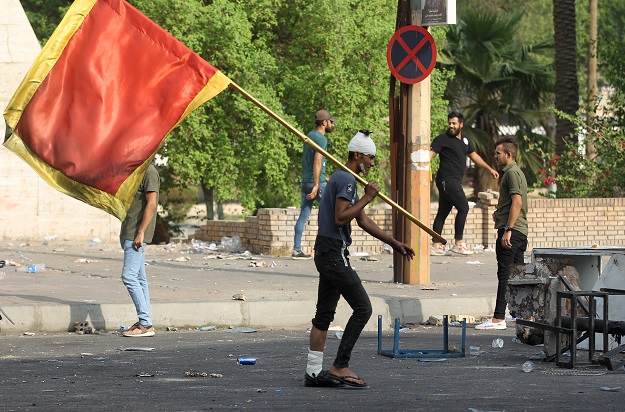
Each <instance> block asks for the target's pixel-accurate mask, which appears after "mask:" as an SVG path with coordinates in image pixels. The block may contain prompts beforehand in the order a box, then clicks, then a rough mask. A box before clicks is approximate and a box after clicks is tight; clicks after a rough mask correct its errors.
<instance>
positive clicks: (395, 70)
mask: <svg viewBox="0 0 625 412" xmlns="http://www.w3.org/2000/svg"><path fill="white" fill-rule="evenodd" d="M386 60H387V61H388V67H389V69H391V73H392V74H393V76H395V78H396V79H397V80H399V81H400V82H402V83H406V84H414V83H418V82H420V81H421V80H423V79H425V78H426V77H427V76H428V75H429V74H430V72H431V71H432V69H433V68H434V64H435V63H436V44H435V43H434V39H433V38H432V35H431V34H430V33H429V32H428V31H427V30H426V29H424V28H423V27H419V26H404V27H402V28H401V29H399V30H397V31H396V32H395V34H394V35H393V37H392V38H391V41H390V42H389V43H388V49H387V50H386Z"/></svg>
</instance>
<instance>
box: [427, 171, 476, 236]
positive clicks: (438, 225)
mask: <svg viewBox="0 0 625 412" xmlns="http://www.w3.org/2000/svg"><path fill="white" fill-rule="evenodd" d="M436 187H437V188H438V211H437V212H436V217H435V218H434V227H433V229H434V231H435V232H436V233H442V232H443V226H444V225H445V219H447V216H449V213H450V212H451V208H452V207H455V208H456V210H457V211H458V214H457V215H456V221H455V222H454V232H455V233H454V239H456V240H461V239H464V237H463V236H464V225H465V223H466V222H467V215H468V214H469V202H468V201H467V197H466V195H465V194H464V190H463V189H462V183H461V182H460V181H459V180H436ZM432 240H433V241H436V239H432Z"/></svg>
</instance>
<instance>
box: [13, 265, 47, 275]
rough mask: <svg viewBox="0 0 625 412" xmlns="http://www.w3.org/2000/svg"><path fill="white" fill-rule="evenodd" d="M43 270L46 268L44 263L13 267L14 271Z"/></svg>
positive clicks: (33, 271)
mask: <svg viewBox="0 0 625 412" xmlns="http://www.w3.org/2000/svg"><path fill="white" fill-rule="evenodd" d="M44 270H46V265H45V263H38V264H36V265H27V266H20V267H18V268H15V271H16V272H26V273H37V272H43V271H44Z"/></svg>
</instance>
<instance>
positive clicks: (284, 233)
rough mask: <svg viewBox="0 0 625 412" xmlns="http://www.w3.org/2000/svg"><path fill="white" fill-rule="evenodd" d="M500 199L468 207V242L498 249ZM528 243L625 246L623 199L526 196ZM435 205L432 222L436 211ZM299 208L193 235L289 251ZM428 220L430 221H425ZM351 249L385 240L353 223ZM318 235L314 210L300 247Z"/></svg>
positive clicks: (449, 227) (376, 246) (449, 226)
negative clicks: (495, 214)
mask: <svg viewBox="0 0 625 412" xmlns="http://www.w3.org/2000/svg"><path fill="white" fill-rule="evenodd" d="M496 202H497V201H496V199H483V201H481V202H479V203H478V204H477V206H476V207H474V208H472V209H470V211H469V216H468V218H467V224H466V226H465V234H464V241H465V243H467V244H468V245H469V247H474V246H476V245H483V246H484V247H487V248H494V247H495V241H496V238H497V233H496V231H495V229H494V228H493V221H492V218H491V216H492V213H493V212H494V210H495V205H496ZM528 207H529V212H528V220H529V247H530V248H534V247H567V246H588V245H590V244H592V243H595V244H597V245H600V246H625V198H611V199H530V200H529V201H528ZM436 208H437V205H436V204H432V208H431V211H430V222H432V221H434V216H435V215H436ZM367 215H369V216H370V217H372V218H373V219H374V220H375V221H376V223H378V225H380V226H381V227H382V228H383V229H384V230H386V231H387V232H389V233H391V232H392V227H391V222H392V211H391V210H390V209H382V210H368V211H367ZM298 216H299V209H260V210H259V211H258V216H257V217H250V218H247V219H246V220H245V221H209V222H207V223H206V224H204V225H203V226H202V227H201V228H200V229H199V230H197V231H196V232H195V235H194V236H192V237H193V238H194V239H197V240H203V241H207V242H212V241H219V240H221V238H222V236H234V235H238V236H240V237H241V240H242V243H243V246H244V247H245V248H247V249H249V250H251V251H253V252H255V253H265V254H269V255H277V256H281V255H282V256H286V255H288V254H290V252H291V248H292V247H293V234H294V231H293V229H294V227H295V222H296V221H297V218H298ZM454 219H455V210H454V211H453V212H452V214H451V215H450V216H449V217H448V218H447V221H446V222H445V227H444V230H443V233H442V235H443V237H445V238H446V239H447V240H448V241H449V243H450V244H451V243H452V242H453V237H454V236H453V222H454ZM423 223H424V224H426V225H430V226H431V223H429V222H423ZM353 229H354V230H353V244H352V247H351V248H350V249H351V251H352V252H358V251H365V252H369V253H373V254H377V253H381V252H382V250H383V248H384V245H383V244H382V242H380V241H378V240H376V239H374V238H372V237H371V236H369V235H367V234H365V233H364V232H363V231H362V230H361V229H360V228H358V227H357V226H355V227H353ZM316 234H317V210H313V213H312V215H311V218H310V220H309V222H308V224H307V225H306V229H305V231H304V236H303V238H302V248H303V249H304V250H305V251H307V252H311V251H312V248H313V245H314V241H315V236H316Z"/></svg>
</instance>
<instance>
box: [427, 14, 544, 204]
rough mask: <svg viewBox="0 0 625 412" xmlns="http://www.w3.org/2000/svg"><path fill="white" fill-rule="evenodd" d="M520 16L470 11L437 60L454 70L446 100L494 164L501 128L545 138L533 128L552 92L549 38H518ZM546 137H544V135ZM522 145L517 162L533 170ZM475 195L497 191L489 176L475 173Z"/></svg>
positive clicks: (453, 30) (452, 31)
mask: <svg viewBox="0 0 625 412" xmlns="http://www.w3.org/2000/svg"><path fill="white" fill-rule="evenodd" d="M520 18H521V14H520V13H513V14H506V15H498V14H493V13H490V12H476V11H471V10H467V11H466V12H465V14H464V15H463V16H461V19H460V21H459V23H458V24H457V25H456V26H451V27H450V29H449V31H448V33H447V43H446V44H445V47H444V49H443V50H442V51H441V53H440V57H439V62H440V64H441V65H443V67H449V68H451V69H452V70H454V72H455V77H454V79H453V80H451V81H450V82H449V84H448V86H447V92H446V96H447V97H448V98H449V100H450V102H451V104H452V107H454V108H459V109H461V111H463V112H464V115H465V129H464V131H465V132H466V133H467V134H468V135H472V138H473V142H474V144H475V146H476V151H477V152H478V153H479V154H480V156H481V157H482V158H483V159H484V160H485V161H486V162H488V163H489V164H491V165H493V164H494V162H493V157H492V155H491V154H492V152H493V151H494V148H495V142H496V140H497V139H498V138H499V136H500V133H501V127H502V126H503V125H506V126H508V127H512V128H516V129H517V134H518V135H519V137H521V136H523V135H526V136H530V137H531V140H537V139H540V138H541V137H540V136H538V135H535V134H534V133H533V132H532V129H533V128H534V127H536V126H537V125H538V124H539V121H540V119H541V117H542V116H544V113H545V108H544V104H545V102H546V101H547V99H548V97H549V93H551V92H552V90H553V71H552V66H551V64H550V62H549V61H548V57H549V56H550V54H551V53H552V50H553V48H552V44H551V41H550V40H544V41H542V42H539V43H536V44H533V45H528V44H524V43H521V42H519V41H518V40H517V38H516V37H515V35H516V34H517V30H518V24H519V21H520ZM543 138H544V137H543ZM518 140H519V143H521V145H520V146H521V147H520V149H521V151H520V152H519V156H518V162H519V164H520V165H524V166H526V167H531V166H532V165H534V166H535V165H536V164H535V162H536V160H537V159H536V158H535V157H534V156H533V155H532V154H531V153H530V151H528V150H526V147H525V146H524V145H523V144H522V143H523V139H521V138H520V139H518ZM475 180H476V181H475V184H474V188H475V190H476V193H477V192H479V191H483V190H486V189H488V188H495V182H494V181H493V179H492V178H491V177H490V175H489V174H488V173H485V172H483V171H482V169H479V170H478V171H477V175H476V179H475Z"/></svg>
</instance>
